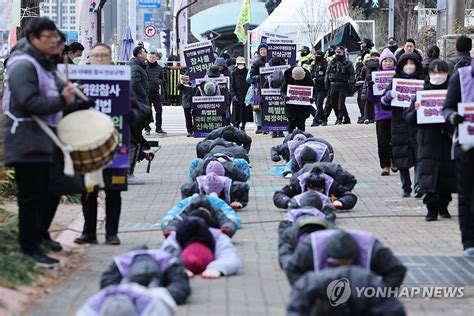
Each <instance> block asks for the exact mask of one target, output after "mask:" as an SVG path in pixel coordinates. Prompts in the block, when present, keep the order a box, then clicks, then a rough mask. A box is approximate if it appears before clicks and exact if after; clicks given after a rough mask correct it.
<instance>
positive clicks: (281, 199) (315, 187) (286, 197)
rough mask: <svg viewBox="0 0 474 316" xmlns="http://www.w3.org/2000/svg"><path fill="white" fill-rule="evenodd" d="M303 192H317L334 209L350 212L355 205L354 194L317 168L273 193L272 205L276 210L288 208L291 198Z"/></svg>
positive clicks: (293, 179)
mask: <svg viewBox="0 0 474 316" xmlns="http://www.w3.org/2000/svg"><path fill="white" fill-rule="evenodd" d="M305 191H317V192H320V193H323V194H324V195H326V196H328V197H330V198H331V200H332V201H333V202H332V204H333V206H334V208H336V209H345V210H350V209H352V208H353V207H354V206H355V204H356V203H357V197H356V195H355V194H354V193H352V192H351V191H350V190H348V189H347V188H346V187H344V186H342V185H340V184H339V183H337V182H336V181H335V180H334V178H332V177H331V176H329V175H327V174H325V173H324V172H323V171H322V170H321V169H320V168H318V167H315V168H313V170H311V172H306V173H304V174H302V175H300V176H299V177H297V178H292V179H291V180H290V184H289V185H286V186H284V187H283V188H282V189H281V190H278V191H276V192H275V194H274V195H273V203H274V204H275V206H276V207H278V208H288V205H289V203H290V200H291V198H292V197H294V196H296V195H298V194H300V193H302V192H305Z"/></svg>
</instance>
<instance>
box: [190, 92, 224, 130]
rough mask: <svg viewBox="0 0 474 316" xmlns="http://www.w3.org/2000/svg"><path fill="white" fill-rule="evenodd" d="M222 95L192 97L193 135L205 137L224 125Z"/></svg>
mask: <svg viewBox="0 0 474 316" xmlns="http://www.w3.org/2000/svg"><path fill="white" fill-rule="evenodd" d="M224 100H225V97H224V96H212V97H208V96H204V97H193V98H192V104H193V117H194V133H193V134H194V137H195V138H199V137H206V136H207V135H209V133H210V132H211V131H212V130H214V129H216V128H220V127H222V126H224V121H225V105H224Z"/></svg>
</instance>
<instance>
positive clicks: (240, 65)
mask: <svg viewBox="0 0 474 316" xmlns="http://www.w3.org/2000/svg"><path fill="white" fill-rule="evenodd" d="M237 68H239V69H244V68H245V65H242V64H239V65H237Z"/></svg>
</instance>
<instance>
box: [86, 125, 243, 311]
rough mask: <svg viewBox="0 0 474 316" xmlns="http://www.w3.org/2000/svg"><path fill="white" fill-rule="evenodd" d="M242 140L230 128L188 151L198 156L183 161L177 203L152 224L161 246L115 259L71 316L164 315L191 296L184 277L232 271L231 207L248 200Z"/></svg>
mask: <svg viewBox="0 0 474 316" xmlns="http://www.w3.org/2000/svg"><path fill="white" fill-rule="evenodd" d="M243 136H245V137H243ZM231 141H233V142H232V144H233V146H231ZM207 143H210V145H209V146H204V144H207ZM214 143H219V144H221V143H222V144H223V145H222V146H221V147H219V145H216V146H212V145H213V144H214ZM250 144H251V139H250V138H248V136H247V135H246V134H245V133H244V132H242V131H240V130H239V129H236V128H234V127H230V126H229V127H224V128H221V129H218V130H215V131H213V132H212V133H211V134H210V135H208V137H207V138H206V139H204V140H203V141H202V142H200V143H199V144H198V145H197V146H196V151H197V153H198V156H202V158H196V159H195V160H193V162H192V163H191V167H190V173H189V178H190V179H191V182H189V183H186V184H183V185H182V186H181V188H180V189H181V193H182V197H183V200H181V201H179V202H178V203H177V204H176V205H175V206H174V207H173V208H171V209H170V210H169V211H168V212H167V214H166V215H165V217H164V218H163V219H162V221H161V222H160V226H161V228H162V231H163V234H164V236H165V238H166V239H165V241H164V243H163V244H162V246H161V248H160V249H159V250H156V249H147V247H146V246H140V247H138V248H137V249H134V250H132V251H130V252H127V253H124V254H122V255H120V256H118V257H116V258H115V259H114V261H113V263H112V264H111V265H110V267H109V268H108V269H107V270H106V271H105V272H104V273H103V274H102V279H101V288H102V290H101V291H100V292H99V293H97V294H96V295H94V296H93V297H91V298H90V299H89V300H88V301H87V302H86V304H84V306H83V307H82V308H81V310H80V311H79V312H78V315H121V314H120V312H122V313H124V314H123V315H172V314H173V313H174V311H175V310H176V304H183V303H185V301H186V299H187V297H188V296H189V295H190V293H191V288H190V285H189V280H188V279H189V278H193V277H194V276H195V275H201V276H202V277H203V278H207V279H215V278H219V277H221V276H227V275H232V274H235V273H237V272H238V270H239V268H240V259H239V258H238V256H237V253H236V249H235V247H234V245H233V244H232V241H231V239H230V238H231V237H232V236H233V235H234V234H235V233H236V231H237V229H239V228H240V218H239V216H238V215H237V214H236V212H235V210H234V208H236V209H237V208H241V207H244V206H245V205H247V203H248V191H249V187H248V185H247V184H246V183H245V181H246V180H247V179H248V178H249V177H250V172H249V164H248V160H249V159H248V155H247V154H248V150H250ZM239 145H243V146H244V147H241V146H239ZM237 147H238V148H237ZM215 148H220V149H219V150H217V152H215V151H212V149H215ZM239 148H240V149H243V151H244V152H245V153H246V154H245V155H244V152H242V151H241V150H240V149H239ZM234 153H240V154H241V155H240V156H241V157H242V158H233V157H234V156H233V155H234ZM238 180H241V181H238ZM133 311H134V313H132V312H133ZM101 313H102V314H101ZM107 313H110V314H107Z"/></svg>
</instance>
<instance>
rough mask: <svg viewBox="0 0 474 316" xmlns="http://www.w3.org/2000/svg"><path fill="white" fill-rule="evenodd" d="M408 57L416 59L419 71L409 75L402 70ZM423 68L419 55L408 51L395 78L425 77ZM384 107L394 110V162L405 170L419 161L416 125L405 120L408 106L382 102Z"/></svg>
mask: <svg viewBox="0 0 474 316" xmlns="http://www.w3.org/2000/svg"><path fill="white" fill-rule="evenodd" d="M407 59H412V60H414V61H415V64H416V66H417V72H415V73H414V74H413V75H411V76H408V75H406V74H405V73H403V72H402V69H403V66H405V64H406V62H407ZM424 77H425V76H424V73H423V68H422V66H421V61H419V58H418V55H416V54H415V53H406V54H403V55H402V56H401V59H400V60H399V61H398V64H397V70H396V73H395V76H394V78H405V79H424ZM391 90H392V85H391V84H390V86H389V87H388V88H387V90H386V91H385V94H387V92H389V91H391ZM382 108H383V109H384V110H386V111H390V110H392V156H393V163H394V164H395V166H396V167H397V168H398V169H401V170H405V169H410V168H411V167H413V166H415V164H416V161H417V150H418V145H417V142H416V133H417V131H416V125H409V124H408V123H407V122H406V120H405V114H406V112H407V110H408V109H407V108H401V107H392V106H390V105H386V104H384V103H383V102H382Z"/></svg>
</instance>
